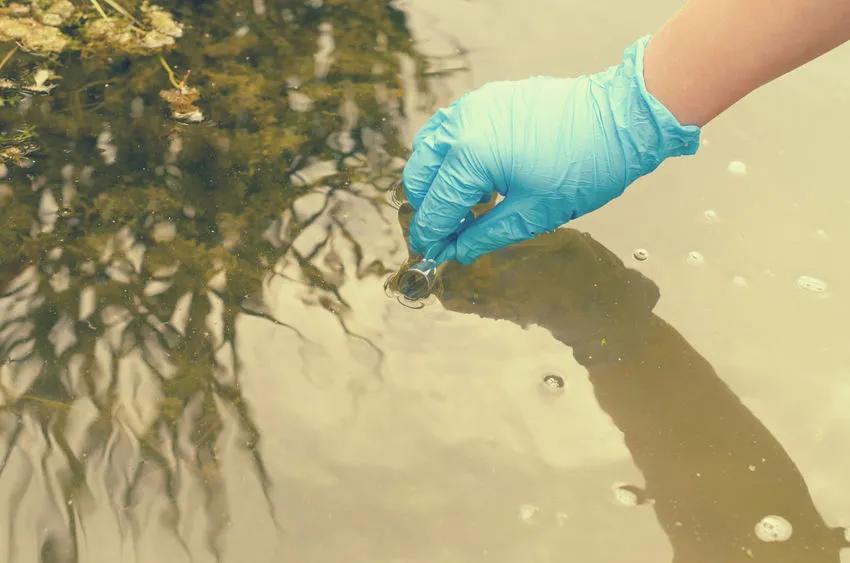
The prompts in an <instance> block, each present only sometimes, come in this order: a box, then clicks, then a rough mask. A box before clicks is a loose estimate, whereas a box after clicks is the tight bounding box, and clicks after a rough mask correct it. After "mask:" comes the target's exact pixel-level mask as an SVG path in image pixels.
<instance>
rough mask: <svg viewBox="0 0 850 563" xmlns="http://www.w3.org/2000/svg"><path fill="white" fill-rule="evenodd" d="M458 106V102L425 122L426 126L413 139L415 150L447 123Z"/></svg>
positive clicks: (442, 109) (441, 109) (438, 111)
mask: <svg viewBox="0 0 850 563" xmlns="http://www.w3.org/2000/svg"><path fill="white" fill-rule="evenodd" d="M456 104H457V101H455V102H453V103H452V104H450V105H449V106H448V107H444V108H440V109H438V110H437V111H436V112H434V115H432V116H431V117H430V118H429V119H428V121H426V122H425V125H423V126H422V127H420V128H419V131H417V132H416V135H415V136H414V137H413V150H414V151H416V149H418V148H419V145H420V144H422V141H424V140H425V138H426V137H428V136H429V135H431V134H432V133H433V132H434V131H436V130H437V128H439V127H440V125H442V124H443V122H444V121H446V120H447V119H448V118H449V117H450V116H451V114H452V112H453V111H454V107H455V105H456Z"/></svg>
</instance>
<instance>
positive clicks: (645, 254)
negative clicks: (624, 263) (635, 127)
mask: <svg viewBox="0 0 850 563" xmlns="http://www.w3.org/2000/svg"><path fill="white" fill-rule="evenodd" d="M632 256H634V257H635V260H637V261H638V262H643V261H644V260H646V259H647V258H649V251H648V250H646V249H645V248H638V249H635V251H634V253H633V254H632Z"/></svg>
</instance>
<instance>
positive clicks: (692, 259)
mask: <svg viewBox="0 0 850 563" xmlns="http://www.w3.org/2000/svg"><path fill="white" fill-rule="evenodd" d="M687 261H688V264H703V263H704V262H705V257H704V256H703V255H702V254H701V253H700V252H697V251H696V250H692V251H690V252H688V257H687Z"/></svg>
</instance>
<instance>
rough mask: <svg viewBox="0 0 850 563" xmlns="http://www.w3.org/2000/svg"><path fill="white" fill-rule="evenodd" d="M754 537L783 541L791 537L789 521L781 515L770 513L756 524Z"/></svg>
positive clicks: (770, 541) (768, 540) (762, 539)
mask: <svg viewBox="0 0 850 563" xmlns="http://www.w3.org/2000/svg"><path fill="white" fill-rule="evenodd" d="M755 532H756V537H757V538H758V539H760V540H761V541H763V542H769V543H772V542H783V541H787V540H788V539H790V538H791V533H792V532H793V528H792V527H791V522H789V521H788V520H786V519H785V518H783V517H782V516H776V515H775V514H771V515H769V516H765V517H764V518H762V519H761V521H760V522H759V523H758V524H756V528H755Z"/></svg>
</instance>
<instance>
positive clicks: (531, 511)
mask: <svg viewBox="0 0 850 563" xmlns="http://www.w3.org/2000/svg"><path fill="white" fill-rule="evenodd" d="M538 512H540V507H539V506H535V505H533V504H523V505H522V506H520V507H519V519H520V520H522V521H523V522H525V523H526V524H530V523H531V520H532V519H533V518H534V517H535V516H536V515H537V513H538Z"/></svg>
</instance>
